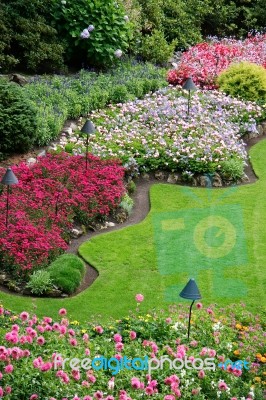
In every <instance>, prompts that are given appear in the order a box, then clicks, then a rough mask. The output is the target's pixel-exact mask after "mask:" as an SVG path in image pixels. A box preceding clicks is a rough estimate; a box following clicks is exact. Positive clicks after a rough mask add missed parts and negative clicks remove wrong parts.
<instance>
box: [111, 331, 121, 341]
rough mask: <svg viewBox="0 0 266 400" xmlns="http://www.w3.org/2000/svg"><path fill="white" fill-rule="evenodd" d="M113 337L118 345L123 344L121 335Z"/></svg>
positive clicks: (117, 334)
mask: <svg viewBox="0 0 266 400" xmlns="http://www.w3.org/2000/svg"><path fill="white" fill-rule="evenodd" d="M113 337H114V341H115V342H116V343H118V342H122V336H121V335H119V333H116V334H115V335H114V336H113Z"/></svg>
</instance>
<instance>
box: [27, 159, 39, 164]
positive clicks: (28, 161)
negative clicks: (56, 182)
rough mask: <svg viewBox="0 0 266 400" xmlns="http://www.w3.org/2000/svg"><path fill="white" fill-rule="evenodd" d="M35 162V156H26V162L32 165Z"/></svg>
mask: <svg viewBox="0 0 266 400" xmlns="http://www.w3.org/2000/svg"><path fill="white" fill-rule="evenodd" d="M36 162H37V160H36V158H34V157H30V158H28V159H27V164H28V165H29V166H30V165H33V164H36Z"/></svg>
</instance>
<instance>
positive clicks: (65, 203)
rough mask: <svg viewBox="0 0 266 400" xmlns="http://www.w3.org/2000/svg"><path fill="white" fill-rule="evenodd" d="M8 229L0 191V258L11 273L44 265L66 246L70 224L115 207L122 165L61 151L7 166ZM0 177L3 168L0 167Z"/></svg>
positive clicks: (87, 220) (90, 219)
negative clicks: (10, 179) (10, 180)
mask: <svg viewBox="0 0 266 400" xmlns="http://www.w3.org/2000/svg"><path fill="white" fill-rule="evenodd" d="M12 170H13V172H14V173H15V175H16V176H17V178H18V180H19V184H18V185H15V186H13V187H12V193H11V194H10V211H9V221H8V227H7V228H6V226H5V222H6V220H5V210H6V191H5V190H2V192H1V195H0V210H1V218H0V260H1V264H2V268H4V269H6V270H7V271H8V272H9V273H10V272H12V273H13V274H14V275H21V274H22V275H23V274H24V275H25V274H27V273H28V272H29V271H31V270H33V269H35V268H37V267H38V268H39V267H43V266H46V265H48V264H49V263H50V262H51V261H52V260H53V259H54V258H55V257H56V256H58V255H59V254H60V253H62V252H63V250H65V249H66V248H67V241H68V240H69V231H70V229H71V227H72V225H73V222H74V221H76V222H79V223H81V224H85V225H90V224H92V223H93V222H95V221H97V220H98V219H99V218H100V219H104V218H105V217H106V216H107V215H108V214H110V212H111V211H112V210H114V209H115V208H116V207H118V206H119V204H120V202H121V199H122V197H123V195H124V193H125V188H124V183H123V177H124V169H123V168H122V167H121V165H120V163H119V162H118V161H115V160H109V161H101V160H99V159H98V158H97V157H94V156H91V155H89V157H88V169H87V170H86V169H85V160H84V157H82V156H70V155H69V154H67V153H61V154H59V155H56V154H55V155H51V154H50V155H47V157H40V158H39V159H38V162H37V163H36V164H34V165H32V166H27V165H26V164H24V163H22V164H20V165H18V166H14V167H13V168H12ZM0 171H1V175H4V172H5V170H4V169H3V168H2V169H1V170H0ZM2 189H3V187H2Z"/></svg>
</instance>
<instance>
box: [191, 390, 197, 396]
mask: <svg viewBox="0 0 266 400" xmlns="http://www.w3.org/2000/svg"><path fill="white" fill-rule="evenodd" d="M191 394H193V396H197V395H198V394H199V389H192V390H191Z"/></svg>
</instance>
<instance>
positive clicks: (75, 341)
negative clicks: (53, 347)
mask: <svg viewBox="0 0 266 400" xmlns="http://www.w3.org/2000/svg"><path fill="white" fill-rule="evenodd" d="M69 344H70V345H71V346H73V347H74V346H77V344H78V342H77V340H76V339H74V338H71V339H69Z"/></svg>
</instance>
